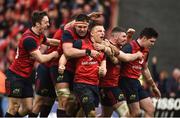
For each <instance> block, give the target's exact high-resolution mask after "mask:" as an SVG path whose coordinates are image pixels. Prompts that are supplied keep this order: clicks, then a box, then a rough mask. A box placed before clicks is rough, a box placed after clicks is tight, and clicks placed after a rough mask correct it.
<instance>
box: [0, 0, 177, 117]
mask: <svg viewBox="0 0 180 118" xmlns="http://www.w3.org/2000/svg"><path fill="white" fill-rule="evenodd" d="M34 10H46V11H48V13H49V16H50V19H51V27H50V29H49V30H48V31H47V32H46V35H47V36H48V37H52V36H53V34H54V32H55V31H56V30H57V29H58V28H59V26H60V25H63V24H65V23H67V22H68V21H69V20H70V19H71V17H72V16H75V15H76V14H79V13H82V12H83V13H87V14H88V13H91V12H92V11H102V12H103V13H104V18H102V20H103V21H104V26H105V28H106V30H107V34H108V32H109V31H110V30H111V29H112V28H113V27H114V26H122V27H124V28H126V29H127V28H129V27H131V28H134V29H135V30H136V34H135V35H134V37H133V38H134V39H135V38H137V36H138V34H139V32H140V31H141V30H142V29H143V28H144V27H146V26H148V27H154V28H155V29H157V30H158V32H159V34H160V37H159V38H158V40H157V42H156V45H155V46H154V48H152V50H151V53H150V58H149V67H150V68H151V71H152V74H153V77H154V80H155V81H156V83H157V85H158V87H159V89H160V90H161V93H162V94H163V97H164V98H165V100H164V98H163V99H161V100H160V102H158V103H157V104H160V103H161V106H162V105H164V108H162V109H161V108H160V107H159V108H160V109H158V108H157V111H156V116H174V114H176V115H177V113H176V111H178V110H180V99H179V98H180V70H179V68H180V62H179V60H180V53H179V52H180V40H179V39H180V33H179V31H180V27H178V25H179V21H180V15H178V11H179V10H180V1H179V0H171V1H170V0H163V1H162V0H156V1H153V0H91V1H90V0H0V72H2V73H0V92H1V93H2V94H1V95H0V96H1V97H0V99H1V103H2V104H1V105H2V109H3V110H6V107H7V99H6V98H5V97H4V96H3V92H4V84H3V83H4V79H3V78H4V76H3V73H4V72H5V71H6V69H7V68H8V66H9V64H10V63H11V62H12V61H13V59H14V56H15V54H16V47H17V43H18V38H19V37H21V35H22V33H23V31H24V30H25V29H27V28H28V27H30V26H31V24H30V17H31V14H32V12H33V11H34ZM42 49H44V48H42ZM32 78H34V76H32ZM144 86H145V87H147V86H146V84H145V83H144ZM147 88H148V87H147ZM166 98H167V99H166ZM170 98H172V99H173V100H172V99H170ZM2 99H3V102H2ZM169 99H170V101H169ZM163 100H164V101H163ZM154 101H155V100H154ZM161 101H163V102H161ZM157 104H156V105H157ZM170 104H171V105H174V107H172V109H169V110H168V106H169V105H170ZM0 114H1V116H2V113H0ZM178 116H180V115H179V114H178Z"/></svg>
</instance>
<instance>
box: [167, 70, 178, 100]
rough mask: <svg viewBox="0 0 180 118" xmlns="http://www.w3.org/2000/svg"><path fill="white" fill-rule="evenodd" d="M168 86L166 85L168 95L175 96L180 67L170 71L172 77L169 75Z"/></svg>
mask: <svg viewBox="0 0 180 118" xmlns="http://www.w3.org/2000/svg"><path fill="white" fill-rule="evenodd" d="M167 81H168V82H167V83H168V86H167V92H168V97H176V93H178V92H179V89H178V88H179V84H180V83H179V81H180V69H179V68H174V70H173V71H172V77H170V78H169V79H168V80H167Z"/></svg>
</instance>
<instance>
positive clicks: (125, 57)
mask: <svg viewBox="0 0 180 118" xmlns="http://www.w3.org/2000/svg"><path fill="white" fill-rule="evenodd" d="M117 58H118V59H119V60H120V61H123V62H129V61H134V60H136V59H137V58H138V55H137V54H136V53H134V54H128V53H124V52H123V51H120V54H119V55H118V56H117Z"/></svg>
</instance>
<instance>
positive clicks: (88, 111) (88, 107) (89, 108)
mask: <svg viewBox="0 0 180 118" xmlns="http://www.w3.org/2000/svg"><path fill="white" fill-rule="evenodd" d="M82 107H83V110H84V112H85V115H86V116H89V117H90V116H91V117H93V116H95V114H94V111H95V105H94V103H92V102H86V103H83V104H82Z"/></svg>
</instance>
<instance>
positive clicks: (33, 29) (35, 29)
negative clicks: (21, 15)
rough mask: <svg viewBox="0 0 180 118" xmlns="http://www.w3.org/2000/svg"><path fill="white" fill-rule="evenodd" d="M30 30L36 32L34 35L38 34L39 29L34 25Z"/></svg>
mask: <svg viewBox="0 0 180 118" xmlns="http://www.w3.org/2000/svg"><path fill="white" fill-rule="evenodd" d="M31 30H32V31H33V32H34V33H35V34H36V35H40V32H39V30H38V29H37V28H36V27H32V28H31Z"/></svg>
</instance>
